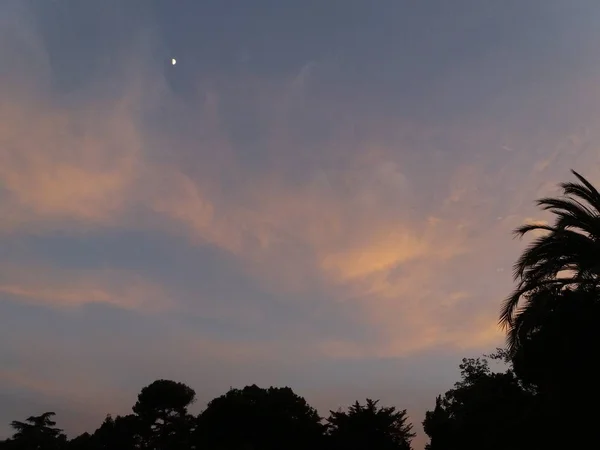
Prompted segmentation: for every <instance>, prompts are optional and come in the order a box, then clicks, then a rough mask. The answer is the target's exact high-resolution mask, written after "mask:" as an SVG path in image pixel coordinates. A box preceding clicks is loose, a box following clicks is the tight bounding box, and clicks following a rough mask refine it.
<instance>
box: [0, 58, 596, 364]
mask: <svg viewBox="0 0 600 450" xmlns="http://www.w3.org/2000/svg"><path fill="white" fill-rule="evenodd" d="M315 72H316V73H312V69H311V72H310V73H309V71H308V69H307V68H304V69H302V71H301V73H300V74H299V75H298V76H292V77H289V79H285V80H279V82H277V83H274V86H270V85H269V84H268V83H265V82H264V81H261V80H258V81H256V84H252V83H253V82H252V80H250V81H248V82H247V83H246V84H244V83H242V85H243V86H246V88H247V89H249V90H252V89H255V90H256V91H257V92H259V93H260V94H261V95H256V96H255V97H256V98H255V97H254V96H253V97H252V98H253V99H254V101H256V102H257V105H256V110H257V111H259V112H260V113H261V114H262V115H261V117H260V118H261V120H263V121H264V122H265V123H264V127H265V129H267V132H266V135H265V136H264V137H263V140H262V141H261V142H262V143H264V145H265V147H266V149H265V152H264V153H261V157H262V158H264V159H265V160H264V161H262V166H261V165H260V164H257V166H258V168H253V169H252V170H250V169H248V170H245V167H244V163H243V161H242V159H243V158H241V157H240V155H241V154H242V153H243V152H244V151H245V150H246V149H245V148H238V147H237V146H240V145H241V144H239V143H238V144H235V143H234V142H233V140H232V139H231V136H229V135H228V132H227V127H225V126H224V125H223V122H224V121H225V119H224V116H223V114H222V111H221V110H220V104H219V92H213V91H208V92H207V95H206V101H205V102H204V103H203V104H202V105H200V106H199V107H198V108H197V110H193V111H187V110H186V108H185V107H184V106H182V105H179V104H177V102H176V101H174V100H173V101H170V100H169V101H167V100H165V99H161V98H160V95H158V94H156V95H154V96H153V102H156V103H158V104H159V105H160V104H161V103H160V102H161V101H164V102H165V103H166V104H167V106H168V107H170V108H174V109H177V108H180V110H179V111H180V112H181V111H184V110H185V111H186V112H189V116H188V117H186V118H185V120H186V122H185V123H186V124H188V125H190V127H189V128H187V127H184V128H183V130H184V131H185V133H183V134H177V135H172V134H169V131H168V130H164V129H162V128H161V127H160V126H157V127H148V126H144V125H143V123H142V121H141V120H140V116H141V115H142V114H141V113H142V112H144V108H146V107H147V103H145V102H144V101H143V99H144V96H143V95H142V94H143V90H141V88H140V86H149V92H154V91H155V89H152V88H153V87H155V86H158V87H164V85H162V84H161V81H160V80H159V81H157V82H156V80H152V79H151V80H150V81H148V82H147V81H146V80H144V79H143V78H144V77H143V76H141V75H140V73H142V71H138V72H136V76H134V77H132V78H131V80H130V86H129V88H127V89H125V90H124V92H123V94H122V95H120V96H119V95H117V96H116V98H115V99H113V100H110V101H109V100H106V101H101V100H98V98H88V99H87V100H86V99H85V97H84V96H82V98H81V99H79V100H78V101H77V102H73V103H72V104H68V105H67V104H59V103H57V102H56V100H55V99H52V98H51V96H49V95H46V94H43V92H44V89H42V88H43V86H42V85H40V86H41V87H40V86H34V87H35V88H34V89H31V90H30V91H29V93H28V94H26V93H25V92H27V91H26V90H23V89H21V90H14V91H13V90H6V92H4V93H5V94H6V95H5V99H6V101H4V102H3V103H2V105H1V106H0V123H2V125H1V126H0V140H2V142H3V145H2V147H0V185H1V186H2V188H3V189H4V193H3V195H2V197H1V198H0V211H1V212H2V214H3V216H4V217H5V218H6V219H5V221H4V224H3V228H5V229H10V230H12V231H15V230H16V229H22V228H23V227H25V228H27V227H31V228H40V229H43V226H44V225H47V224H48V223H50V224H52V225H53V226H54V228H58V229H69V227H72V226H73V224H76V225H78V226H79V227H81V228H82V229H88V228H93V227H96V226H98V225H102V226H106V227H114V228H119V227H132V228H143V229H152V230H161V231H163V232H167V233H172V234H184V235H186V236H187V237H189V238H190V240H191V242H193V243H194V244H196V245H212V246H214V247H217V248H219V249H222V250H224V251H226V253H227V254H228V255H229V257H230V258H231V262H232V263H233V264H238V265H240V266H241V267H243V268H244V270H246V272H247V273H249V274H251V275H252V276H255V277H257V278H258V279H259V280H260V281H261V282H262V283H263V286H264V288H265V289H266V290H273V291H275V292H276V293H278V294H280V295H286V294H287V293H290V292H294V293H298V292H305V293H307V294H310V293H311V291H315V290H316V291H318V293H319V294H320V296H321V297H324V298H327V299H329V301H332V302H350V303H352V305H353V306H354V307H355V308H356V309H357V311H359V315H360V316H361V318H362V320H363V321H364V322H365V323H366V324H367V325H368V326H370V327H372V328H373V329H376V330H377V331H378V333H379V334H380V335H381V342H380V343H378V345H377V347H369V348H356V346H355V345H354V344H352V343H347V342H346V343H344V342H333V343H331V342H329V343H323V348H327V349H329V350H327V351H332V352H339V353H342V354H349V353H351V352H352V351H356V352H357V353H361V354H362V353H369V352H370V353H373V354H377V353H381V354H386V355H402V354H406V353H407V352H413V351H418V350H420V349H424V348H428V347H431V346H435V345H454V346H458V347H460V348H463V347H465V346H472V347H478V346H482V347H483V346H488V345H490V343H491V342H493V341H494V339H497V338H498V334H497V332H496V328H495V316H494V311H495V308H497V305H498V299H499V298H501V294H502V292H501V291H502V290H504V289H507V288H508V287H509V283H510V280H509V274H508V273H504V275H502V277H501V278H502V281H500V282H494V289H493V292H489V291H488V290H486V288H485V286H479V285H478V283H477V282H478V281H480V280H486V282H490V283H491V282H492V280H491V278H492V277H498V276H499V275H498V273H500V272H497V269H501V268H502V267H500V264H505V263H506V259H507V255H509V254H510V252H511V251H513V250H515V249H517V248H518V247H517V246H516V245H515V244H511V243H510V229H507V228H506V226H507V224H508V223H507V222H506V220H507V219H506V218H508V217H511V218H518V217H527V215H528V214H529V211H530V205H531V201H532V200H533V199H532V193H534V192H536V189H538V190H540V189H542V190H543V189H545V188H544V186H537V187H536V183H538V184H539V182H540V180H542V179H544V178H543V177H546V176H547V175H548V170H551V168H552V167H553V164H554V165H556V164H559V165H561V164H562V166H561V172H560V173H561V175H564V174H565V173H566V166H565V170H562V167H563V166H564V165H565V164H564V163H565V161H562V160H561V155H562V154H563V153H562V152H563V151H566V152H567V153H568V154H569V155H570V156H569V158H571V160H572V158H574V157H576V158H577V159H578V161H580V162H587V163H591V161H592V160H593V159H594V157H596V156H597V155H596V154H595V152H593V151H591V150H586V151H582V150H581V149H582V148H585V147H586V145H588V144H587V143H589V141H594V140H595V139H596V138H595V137H593V136H590V133H589V132H586V133H580V134H577V133H575V134H573V135H569V137H568V139H566V140H565V143H564V145H563V146H562V147H559V148H558V149H557V150H556V149H553V150H552V151H551V152H550V154H549V155H548V154H544V155H541V156H543V157H544V158H546V159H544V161H545V162H544V163H539V161H541V160H542V158H541V156H540V158H538V155H534V157H531V156H526V155H527V152H526V151H520V150H515V151H511V152H510V154H511V155H513V154H514V155H516V156H511V157H510V159H508V158H504V156H503V157H502V158H501V160H500V161H499V162H496V163H495V165H494V164H492V165H490V166H486V163H485V159H484V158H480V157H478V156H477V155H478V152H481V151H482V150H481V148H486V146H491V145H493V148H496V149H498V151H501V152H502V155H505V154H507V151H506V150H502V149H503V148H504V147H507V142H506V139H504V136H501V133H499V132H498V131H497V130H494V129H493V127H492V126H491V125H489V124H487V125H486V126H487V128H486V127H482V126H481V124H480V123H477V122H472V123H464V124H460V126H458V125H454V124H450V125H448V126H447V127H446V128H442V127H439V126H436V127H429V126H428V125H426V124H423V125H420V126H419V125H415V124H414V123H410V124H405V123H403V121H402V120H401V119H396V118H393V117H392V118H389V119H386V120H381V118H376V117H369V116H368V115H366V116H365V117H363V116H360V115H359V117H358V118H356V117H348V116H344V114H343V113H344V111H342V110H341V108H339V107H337V108H336V106H335V105H331V104H323V105H322V106H323V108H324V109H326V110H329V111H332V112H334V113H336V114H339V115H340V117H341V119H340V121H339V123H335V124H334V125H332V126H334V127H337V128H336V129H335V130H333V132H332V133H331V135H330V137H329V138H327V139H324V140H322V141H319V142H318V143H317V144H314V145H316V146H318V147H319V148H318V150H319V152H318V154H319V155H321V156H320V157H319V158H321V159H322V161H323V164H322V165H318V164H307V165H306V167H304V168H302V169H297V172H294V170H293V169H295V167H294V164H291V163H289V160H291V161H296V159H294V158H297V160H298V161H299V162H303V161H304V160H302V158H298V157H297V155H298V154H302V152H303V151H307V150H306V149H305V148H304V147H302V146H301V145H300V144H298V142H297V140H296V139H295V137H294V136H296V135H295V134H294V133H293V131H294V126H295V125H296V124H295V122H294V121H293V120H292V119H290V118H289V117H291V116H290V114H289V113H290V111H293V110H294V108H298V107H299V106H298V105H299V104H300V103H301V102H300V100H302V98H303V95H304V91H303V89H304V88H305V86H306V84H307V83H308V82H309V81H310V78H311V77H313V76H318V71H315ZM307 77H308V78H307ZM140 78H141V80H140ZM298 80H301V82H299V81H298ZM28 82H30V81H28ZM42 84H43V83H42ZM199 86H202V83H201V82H199ZM167 94H168V92H167ZM167 94H166V96H167V97H168V95H167ZM292 94H293V95H292ZM154 97H157V98H154ZM153 102H150V104H151V106H152V104H153ZM173 103H174V104H173ZM312 106H316V105H312ZM319 106H321V105H320V104H319ZM265 111H266V112H265ZM355 122H359V123H360V125H361V127H362V130H363V133H362V134H361V138H360V139H357V138H356V133H354V130H355V125H356V123H355ZM457 136H464V137H462V138H460V137H457ZM444 137H447V140H448V141H452V142H454V143H455V144H456V143H458V144H460V145H463V144H464V145H465V146H467V147H469V151H470V153H471V157H470V158H467V159H466V160H457V161H456V162H453V161H450V163H449V164H448V165H447V166H444V171H445V173H444V175H443V176H439V177H437V178H436V179H434V180H428V179H424V177H422V176H419V171H418V169H420V170H424V169H427V167H428V165H427V164H426V163H431V164H432V165H433V164H434V163H435V161H434V159H435V158H437V157H438V156H439V155H438V154H437V153H436V154H435V155H438V156H435V158H434V156H431V158H432V161H421V160H419V158H417V157H416V156H414V155H416V154H418V151H419V149H420V146H423V147H425V146H426V145H427V144H429V141H430V140H431V139H433V138H435V139H437V140H442V141H443V140H444V139H442V138H444ZM501 138H502V139H501ZM156 142H158V143H160V145H164V146H165V147H167V148H169V152H163V153H161V152H155V151H154V150H156V148H154V147H153V146H154V145H156V144H155V143H156ZM534 143H535V144H536V145H539V142H534ZM508 144H510V145H509V147H510V148H511V149H512V148H516V149H522V148H527V145H532V144H531V143H530V142H529V141H528V140H527V139H522V138H519V137H517V138H514V139H513V140H512V141H511V142H508ZM507 148H508V147H507ZM555 150H556V151H555ZM559 150H560V151H559ZM165 153H168V154H165ZM157 155H158V156H157ZM431 155H434V153H431ZM257 158H258V157H257ZM315 158H316V157H315ZM307 159H308V158H307ZM316 159H318V158H316ZM415 161H417V162H415ZM304 162H305V161H304ZM290 166H291V167H292V169H290ZM288 175H289V176H288ZM291 175H296V177H293V176H291ZM507 180H508V181H507ZM524 205H526V207H524ZM140 212H141V213H143V214H139V213H140ZM141 217H143V220H142V219H141ZM498 217H500V218H501V220H500V219H497V218H498ZM511 220H513V219H511ZM515 254H516V253H515ZM482 273H486V274H487V273H489V274H491V275H483V276H482V275H480V274H482ZM465 274H466V275H465ZM470 274H476V275H474V277H476V278H477V279H476V280H474V281H473V280H470V279H469V275H470ZM63 275H64V274H63ZM63 275H59V276H58V281H56V280H50V279H44V280H42V281H40V280H36V279H27V280H24V281H20V280H16V281H15V280H14V279H9V280H7V281H5V282H4V283H3V284H2V286H0V290H1V291H2V292H4V293H5V294H8V295H11V296H12V297H13V298H20V299H22V300H23V301H31V302H33V301H36V302H45V303H47V304H56V305H63V306H65V305H77V304H83V303H87V302H105V303H113V304H118V305H121V306H123V307H126V308H145V305H146V303H144V302H149V303H150V304H162V302H163V300H164V297H165V296H166V294H165V293H164V291H162V290H161V288H160V287H158V286H156V285H155V284H153V283H147V282H146V281H144V280H139V279H138V280H137V281H135V282H133V283H131V282H130V281H129V278H127V276H122V275H119V274H106V273H105V274H93V275H85V274H83V273H77V274H70V275H68V276H66V275H64V276H63ZM67 280H68V281H67ZM473 285H476V286H473ZM455 292H463V294H461V295H460V296H456V297H453V295H454V294H453V293H455ZM313 293H314V292H313ZM478 297H481V298H478ZM147 299H149V300H147ZM477 302H478V303H477ZM166 303H167V304H168V303H169V302H166ZM473 303H477V305H479V306H477V307H476V308H471V309H470V306H471V305H472V304H473ZM171 306H172V304H171ZM353 348H354V349H355V350H352V349H353Z"/></svg>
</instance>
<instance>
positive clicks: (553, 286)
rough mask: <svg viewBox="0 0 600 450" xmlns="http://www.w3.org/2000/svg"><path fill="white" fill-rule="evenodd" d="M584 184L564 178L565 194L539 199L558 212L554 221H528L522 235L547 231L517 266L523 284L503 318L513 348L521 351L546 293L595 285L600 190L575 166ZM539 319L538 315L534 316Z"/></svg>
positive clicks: (506, 306)
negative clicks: (520, 347)
mask: <svg viewBox="0 0 600 450" xmlns="http://www.w3.org/2000/svg"><path fill="white" fill-rule="evenodd" d="M572 173H573V174H574V175H575V176H576V177H577V179H578V180H579V183H572V182H568V183H561V184H560V187H561V188H562V191H563V197H560V198H542V199H540V200H538V201H537V204H538V206H540V207H541V208H542V209H543V210H547V211H550V212H552V213H553V214H554V216H555V221H554V224H553V225H544V224H532V225H524V226H521V227H519V228H517V229H516V230H515V234H516V235H518V236H521V237H522V236H524V235H526V234H528V233H530V232H533V231H542V232H544V233H545V234H544V235H543V236H541V237H539V238H537V239H535V240H534V241H533V243H532V244H531V245H530V246H529V247H527V248H526V249H525V251H524V252H523V253H522V255H521V257H520V258H519V259H518V261H517V262H516V264H515V266H514V277H515V281H516V282H517V287H516V289H515V290H514V292H513V293H512V294H511V295H510V297H508V299H507V300H506V301H505V303H504V305H503V307H502V310H501V314H500V323H501V324H502V325H503V326H505V327H506V328H507V330H508V348H509V351H510V352H512V353H516V352H517V350H518V346H519V343H520V338H521V336H522V334H523V333H524V331H523V328H527V327H530V324H531V323H532V320H531V316H535V315H539V314H543V313H544V311H545V309H546V305H547V303H546V301H545V299H547V298H548V297H547V296H546V295H537V294H538V292H548V291H553V292H556V291H560V290H562V289H563V288H565V287H571V288H574V289H577V288H586V289H587V288H593V287H594V286H596V285H597V284H598V281H599V276H600V258H599V255H600V192H598V191H597V190H596V188H595V187H594V186H593V185H592V184H591V183H590V182H589V181H587V180H586V179H585V178H584V177H582V176H581V175H580V174H578V173H577V172H575V171H572ZM533 322H534V323H535V322H536V319H534V320H533Z"/></svg>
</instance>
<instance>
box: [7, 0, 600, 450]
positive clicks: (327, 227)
mask: <svg viewBox="0 0 600 450" xmlns="http://www.w3.org/2000/svg"><path fill="white" fill-rule="evenodd" d="M598 20H600V4H597V2H594V1H591V0H590V1H586V0H571V1H569V2H566V1H558V0H543V1H542V0H528V1H522V0H521V1H512V0H507V1H503V2H492V1H481V0H478V1H475V0H469V1H467V0H455V1H453V2H447V1H441V0H440V1H433V0H432V1H418V2H417V1H406V0H403V1H391V0H390V1H388V0H381V1H378V2H367V1H354V0H346V1H337V0H332V1H328V2H322V1H316V0H315V1H312V0H306V1H292V0H290V1H274V0H271V1H266V0H264V1H260V0H256V1H252V2H249V1H202V2H199V1H191V0H179V1H177V2H172V1H166V0H152V1H150V0H148V1H141V0H139V1H138V0H127V1H121V0H119V1H117V0H104V1H93V0H85V1H81V0H53V1H50V0H45V1H42V0H29V1H16V0H1V1H0V60H1V61H2V64H0V94H1V98H2V101H1V102H0V119H1V120H0V123H1V125H0V213H1V214H2V222H1V225H0V248H1V249H2V252H0V317H2V326H1V327H0V334H1V337H2V339H1V341H0V342H2V344H1V345H0V361H2V370H0V398H2V400H3V401H2V402H1V404H2V405H3V406H2V407H1V408H0V422H1V423H2V424H8V422H9V421H10V420H13V419H20V418H22V417H24V416H26V415H30V414H33V413H38V412H43V411H45V410H46V409H48V408H50V409H53V410H56V411H57V413H59V415H58V421H59V424H60V425H61V426H63V427H64V428H65V429H66V430H67V431H69V432H70V433H71V434H73V433H77V432H81V431H83V430H92V429H94V428H95V426H97V425H98V424H99V423H100V421H101V420H102V418H103V417H104V415H105V414H106V413H109V412H110V413H114V414H117V413H126V412H128V410H129V408H130V407H131V406H132V405H133V403H134V399H135V396H136V395H137V392H138V391H139V389H140V388H141V387H143V386H144V385H145V384H147V383H149V382H151V381H153V380H154V379H157V378H160V377H164V378H173V379H176V380H180V381H184V382H186V383H188V384H190V385H191V386H192V387H194V388H195V389H196V391H197V392H198V396H199V398H200V401H199V405H198V408H200V407H201V406H202V403H203V402H205V401H207V400H209V399H211V398H213V397H215V396H217V395H219V394H221V393H223V392H224V391H226V390H227V389H228V388H229V386H243V385H245V384H251V383H257V384H259V385H263V386H268V385H271V384H274V385H290V386H292V387H293V388H295V389H296V391H297V392H298V393H299V394H301V395H303V396H305V397H306V398H307V399H308V400H309V402H311V403H312V404H313V405H315V406H316V407H317V408H318V409H319V410H320V412H321V413H322V414H326V412H327V410H328V409H334V408H337V407H338V406H345V405H348V404H349V403H351V402H353V401H354V400H356V399H364V398H365V397H367V396H369V397H372V398H381V399H382V402H383V403H387V404H394V405H396V406H398V407H400V408H408V409H409V413H410V414H411V418H412V420H413V421H414V423H415V426H416V428H417V429H418V431H419V433H420V432H421V430H420V423H421V421H422V419H423V416H424V412H425V410H426V409H427V408H431V407H432V406H433V405H434V401H435V396H436V395H437V394H439V393H442V392H443V391H445V390H446V389H447V388H449V387H450V386H451V385H452V383H453V382H454V381H456V379H457V377H458V370H457V365H458V363H459V362H460V358H462V357H463V356H475V355H479V354H481V353H484V352H488V351H490V350H492V349H493V348H495V347H496V346H498V345H500V344H501V343H502V339H503V337H502V334H501V332H500V331H499V330H498V329H497V327H496V319H497V311H498V308H499V305H500V302H501V300H502V298H503V297H504V296H505V295H506V294H507V293H508V292H509V290H510V288H511V278H510V272H511V271H510V267H511V264H512V262H513V261H514V260H515V258H516V257H517V256H518V254H519V251H520V249H522V248H523V245H524V244H523V243H520V242H518V241H514V240H513V239H512V237H511V234H510V231H511V230H512V229H513V228H514V227H515V226H517V225H519V224H522V223H524V222H526V221H533V220H544V217H543V215H540V214H539V213H538V212H537V211H536V210H535V209H534V207H533V200H534V199H536V198H538V197H539V196H542V195H549V194H550V195H551V194H553V193H556V190H555V185H556V183H557V182H559V181H562V180H565V179H567V178H568V177H569V176H570V174H569V172H568V170H569V169H571V168H573V169H576V170H578V171H580V172H581V173H583V174H584V175H585V176H587V177H588V178H590V179H591V180H595V181H599V178H600V171H599V170H598V150H597V149H598V144H599V142H600V141H599V136H598V131H596V130H597V129H598V126H597V125H598V120H599V118H600V115H599V113H600V103H599V100H600V97H599V98H597V96H598V95H599V90H598V87H597V80H598V76H599V75H600V63H599V62H600V58H599V57H600V51H599V50H598V45H597V43H598V42H600V39H599V38H600V31H599V28H598V26H597V23H598ZM171 58H176V59H177V65H176V66H172V65H171V64H170V61H171ZM3 426H4V428H2V429H3V430H5V431H7V427H6V426H5V425H3ZM423 442H424V440H423V436H422V434H421V435H420V436H419V437H418V440H417V443H416V447H417V448H420V446H422V445H423Z"/></svg>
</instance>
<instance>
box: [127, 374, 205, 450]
mask: <svg viewBox="0 0 600 450" xmlns="http://www.w3.org/2000/svg"><path fill="white" fill-rule="evenodd" d="M195 399H196V392H195V391H194V390H193V389H192V388H191V387H189V386H187V385H185V384H183V383H178V382H175V381H171V380H157V381H155V382H153V383H152V384H150V385H148V386H146V387H145V388H143V389H142V390H141V392H140V394H139V395H138V400H137V402H136V404H135V405H134V406H133V412H134V413H135V414H136V416H137V418H138V419H139V425H140V432H141V435H140V438H141V448H148V449H153V450H160V449H169V450H177V449H179V448H182V449H183V448H185V447H186V446H187V445H188V442H187V440H188V438H189V434H190V431H191V428H192V426H193V423H194V422H193V417H192V416H190V415H189V414H188V410H187V409H188V407H189V406H190V405H191V404H192V403H193V402H194V401H195Z"/></svg>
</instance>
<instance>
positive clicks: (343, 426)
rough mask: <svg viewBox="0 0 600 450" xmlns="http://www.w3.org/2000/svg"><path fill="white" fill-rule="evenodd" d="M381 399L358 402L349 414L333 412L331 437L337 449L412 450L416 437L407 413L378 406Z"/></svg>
mask: <svg viewBox="0 0 600 450" xmlns="http://www.w3.org/2000/svg"><path fill="white" fill-rule="evenodd" d="M378 402H379V400H371V399H367V400H366V404H364V405H361V404H360V403H359V402H358V401H357V402H356V403H354V404H353V405H352V406H350V407H349V408H348V411H342V410H338V411H330V416H329V418H328V419H327V428H328V435H329V437H330V443H331V445H332V447H333V448H334V449H340V450H341V449H347V450H367V449H372V450H394V449H398V450H410V449H411V441H412V439H413V438H414V437H415V434H414V433H413V432H412V425H411V424H409V423H407V420H408V417H407V416H406V410H401V411H396V408H394V407H378V406H377V404H378Z"/></svg>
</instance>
